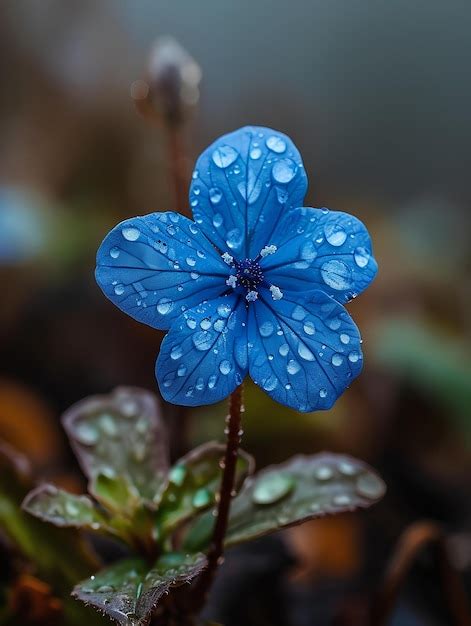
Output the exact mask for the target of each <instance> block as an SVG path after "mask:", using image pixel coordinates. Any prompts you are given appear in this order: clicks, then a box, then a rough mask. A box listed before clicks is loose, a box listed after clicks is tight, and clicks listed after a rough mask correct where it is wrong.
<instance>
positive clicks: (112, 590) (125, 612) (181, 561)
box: [73, 553, 206, 626]
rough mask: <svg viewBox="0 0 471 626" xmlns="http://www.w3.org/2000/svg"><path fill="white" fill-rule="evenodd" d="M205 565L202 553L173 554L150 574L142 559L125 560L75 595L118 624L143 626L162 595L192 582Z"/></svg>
mask: <svg viewBox="0 0 471 626" xmlns="http://www.w3.org/2000/svg"><path fill="white" fill-rule="evenodd" d="M205 566H206V557H205V556H204V555H203V554H192V555H185V554H182V553H170V554H167V555H165V556H163V557H161V558H160V559H159V560H158V561H157V562H156V564H155V565H154V567H153V568H152V569H151V570H150V571H149V569H148V567H147V565H146V563H145V561H143V560H142V559H125V560H122V561H119V562H118V563H115V564H114V565H112V566H111V567H108V568H107V569H104V570H102V571H101V572H98V574H95V575H94V576H92V577H91V578H89V579H88V580H85V581H83V582H81V583H80V584H78V585H77V586H76V587H75V589H74V591H73V595H74V596H75V597H76V598H78V599H79V600H82V601H83V602H85V603H86V604H91V605H93V606H94V607H95V608H97V609H99V610H100V611H103V612H104V613H106V614H107V615H108V616H109V617H111V618H112V619H114V620H116V621H117V622H118V624H122V625H123V626H124V625H125V626H143V625H144V624H147V623H148V621H149V619H150V617H151V613H152V611H153V609H154V608H155V606H156V605H157V603H158V602H159V600H160V598H161V597H162V596H163V594H165V593H166V592H168V590H169V589H170V588H171V587H175V586H178V585H181V584H183V583H185V582H190V581H191V580H192V579H193V578H194V577H195V576H197V575H198V574H199V573H200V572H201V571H202V570H203V569H204V567H205Z"/></svg>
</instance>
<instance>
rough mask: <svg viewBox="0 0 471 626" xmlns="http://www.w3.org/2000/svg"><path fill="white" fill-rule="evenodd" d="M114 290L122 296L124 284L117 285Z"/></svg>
mask: <svg viewBox="0 0 471 626" xmlns="http://www.w3.org/2000/svg"><path fill="white" fill-rule="evenodd" d="M114 292H115V294H116V295H117V296H122V295H123V293H124V285H116V286H115V288H114Z"/></svg>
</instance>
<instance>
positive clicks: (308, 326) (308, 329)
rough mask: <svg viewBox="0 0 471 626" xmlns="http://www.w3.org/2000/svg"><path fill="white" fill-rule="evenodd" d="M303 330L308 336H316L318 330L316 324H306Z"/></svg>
mask: <svg viewBox="0 0 471 626" xmlns="http://www.w3.org/2000/svg"><path fill="white" fill-rule="evenodd" d="M303 330H304V332H305V333H306V335H314V333H315V332H316V328H315V326H314V322H310V321H308V322H306V323H305V324H304V326H303Z"/></svg>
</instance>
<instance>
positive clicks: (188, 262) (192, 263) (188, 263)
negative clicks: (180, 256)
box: [186, 256, 196, 267]
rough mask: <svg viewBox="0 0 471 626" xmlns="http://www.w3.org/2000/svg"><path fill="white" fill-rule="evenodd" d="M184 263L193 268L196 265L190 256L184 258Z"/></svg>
mask: <svg viewBox="0 0 471 626" xmlns="http://www.w3.org/2000/svg"><path fill="white" fill-rule="evenodd" d="M186 263H187V265H189V266H190V267H194V266H195V265H196V259H195V258H194V257H192V256H187V257H186Z"/></svg>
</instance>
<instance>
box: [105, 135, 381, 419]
mask: <svg viewBox="0 0 471 626" xmlns="http://www.w3.org/2000/svg"><path fill="white" fill-rule="evenodd" d="M306 189H307V177H306V173H305V171H304V168H303V163H302V160H301V156H300V154H299V152H298V150H297V149H296V147H295V146H294V144H293V143H292V141H291V140H290V139H289V138H288V137H287V136H286V135H283V134H281V133H279V132H276V131H273V130H270V129H268V128H261V127H245V128H241V129H240V130H237V131H235V132H233V133H230V134H228V135H225V136H223V137H221V138H219V139H218V140H217V141H215V142H214V143H213V144H212V145H211V146H209V148H207V149H206V150H205V151H204V152H203V153H202V155H201V156H200V157H199V159H198V161H197V163H196V168H195V170H194V172H193V176H192V183H191V188H190V204H191V207H192V210H193V217H194V221H192V220H190V219H188V218H186V217H184V216H183V215H179V214H178V213H174V212H163V213H151V214H150V215H144V216H141V217H134V218H131V219H128V220H126V221H124V222H122V223H121V224H118V225H117V226H116V227H115V228H113V230H112V231H111V232H110V233H109V234H108V235H107V236H106V237H105V239H104V241H103V243H102V244H101V246H100V249H99V250H98V254H97V270H96V279H97V281H98V284H99V285H100V287H101V289H102V290H103V292H104V293H105V295H106V296H107V297H108V298H109V299H110V300H111V301H112V302H113V303H114V304H116V305H117V306H118V307H119V308H120V309H122V310H123V311H124V312H125V313H128V314H129V315H131V316H132V317H134V318H135V319H136V320H138V321H140V322H144V323H145V324H149V325H150V326H152V327H154V328H160V329H165V330H167V329H169V332H168V334H167V335H166V336H165V338H164V340H163V342H162V346H161V350H160V355H159V357H158V359H157V364H156V376H157V380H158V382H159V386H160V390H161V393H162V396H163V397H164V398H165V399H166V400H168V401H170V402H174V403H176V404H183V405H188V406H198V405H202V404H211V403H213V402H217V401H219V400H221V399H223V398H224V397H226V396H228V395H229V394H230V393H231V392H232V391H233V390H234V389H235V387H236V386H237V385H239V384H240V383H241V382H242V380H243V379H244V377H245V376H246V375H247V374H250V376H251V377H252V379H253V380H254V382H255V383H256V384H257V385H259V386H260V387H261V388H262V389H264V390H265V391H266V392H267V393H268V394H269V395H270V396H271V397H272V398H273V399H274V400H276V401H278V402H281V403H282V404H285V405H287V406H289V407H292V408H294V409H297V410H299V411H314V410H318V409H328V408H330V407H331V406H332V405H333V404H334V402H335V400H336V399H337V398H338V397H339V396H340V394H342V393H343V391H344V390H345V389H346V387H347V386H348V385H349V384H350V383H351V381H352V380H353V379H354V378H355V377H356V376H358V374H359V373H360V371H361V368H362V352H361V346H360V344H361V340H360V334H359V332H358V328H357V327H356V325H355V324H354V322H353V320H352V319H351V317H350V316H349V314H348V313H347V311H346V310H345V308H344V307H343V306H342V305H343V304H344V303H346V302H348V301H349V300H350V299H352V298H354V297H355V296H356V295H357V294H359V293H360V292H361V291H363V290H364V289H365V288H366V287H367V286H368V285H369V283H370V282H371V281H372V280H373V278H374V276H375V274H376V271H377V264H376V261H375V260H374V258H373V256H372V250H371V241H370V237H369V235H368V232H367V230H366V228H365V227H364V225H363V224H362V223H361V222H360V221H359V220H358V219H356V218H355V217H353V216H351V215H348V214H347V213H341V212H337V211H329V210H327V209H312V208H306V207H303V206H302V205H303V200H304V196H305V193H306Z"/></svg>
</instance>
